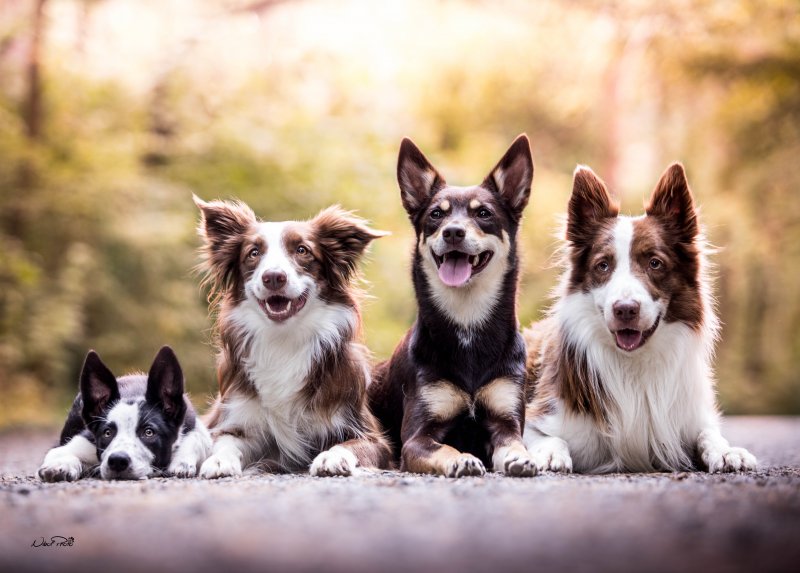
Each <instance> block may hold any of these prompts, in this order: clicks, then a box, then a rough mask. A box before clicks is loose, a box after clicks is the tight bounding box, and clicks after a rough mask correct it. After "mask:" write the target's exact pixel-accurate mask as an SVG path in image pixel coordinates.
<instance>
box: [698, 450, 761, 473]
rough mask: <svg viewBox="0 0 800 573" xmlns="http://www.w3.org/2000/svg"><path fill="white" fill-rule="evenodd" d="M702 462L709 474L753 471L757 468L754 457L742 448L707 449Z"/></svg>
mask: <svg viewBox="0 0 800 573" xmlns="http://www.w3.org/2000/svg"><path fill="white" fill-rule="evenodd" d="M703 461H704V462H705V463H706V465H707V466H708V473H711V474H714V473H720V472H747V471H754V470H755V469H756V467H757V466H758V461H757V460H756V458H755V456H754V455H753V454H751V453H750V452H748V451H747V450H746V449H744V448H730V447H729V448H727V449H708V450H706V451H705V452H704V453H703Z"/></svg>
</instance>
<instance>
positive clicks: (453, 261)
mask: <svg viewBox="0 0 800 573" xmlns="http://www.w3.org/2000/svg"><path fill="white" fill-rule="evenodd" d="M431 253H432V254H433V260H434V261H436V267H437V268H438V269H439V278H440V279H441V280H442V282H443V283H444V284H446V285H447V286H451V287H460V286H463V285H464V284H466V283H467V281H469V279H471V278H472V277H473V276H475V275H477V274H478V273H479V272H481V271H482V270H483V269H485V268H486V265H488V264H489V261H491V260H492V255H494V252H493V251H483V252H482V253H479V254H477V255H470V254H468V253H462V252H461V251H449V252H447V253H444V254H442V255H437V254H436V253H434V252H433V251H431Z"/></svg>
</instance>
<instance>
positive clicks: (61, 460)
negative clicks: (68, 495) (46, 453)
mask: <svg viewBox="0 0 800 573" xmlns="http://www.w3.org/2000/svg"><path fill="white" fill-rule="evenodd" d="M82 471H83V465H82V464H81V460H80V459H78V458H77V456H72V455H68V454H66V455H61V456H57V457H52V458H51V459H45V461H44V463H42V466H41V467H40V468H39V479H41V480H42V481H48V482H55V481H75V480H76V479H78V478H80V477H81V473H82Z"/></svg>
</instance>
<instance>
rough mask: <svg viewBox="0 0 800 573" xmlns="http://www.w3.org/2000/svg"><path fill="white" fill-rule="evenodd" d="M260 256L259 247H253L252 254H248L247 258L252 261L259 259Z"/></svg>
mask: <svg viewBox="0 0 800 573" xmlns="http://www.w3.org/2000/svg"><path fill="white" fill-rule="evenodd" d="M260 254H261V251H259V250H258V247H253V248H252V249H250V252H249V253H247V256H248V257H249V258H251V259H257V258H258V257H259V255H260Z"/></svg>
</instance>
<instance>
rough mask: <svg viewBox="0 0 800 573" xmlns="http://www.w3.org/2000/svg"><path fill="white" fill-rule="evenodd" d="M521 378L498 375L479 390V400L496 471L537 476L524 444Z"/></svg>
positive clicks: (518, 475) (477, 400)
mask: <svg viewBox="0 0 800 573" xmlns="http://www.w3.org/2000/svg"><path fill="white" fill-rule="evenodd" d="M523 393H524V388H523V385H522V381H520V380H515V379H512V378H497V379H495V380H492V381H491V382H490V383H489V384H487V385H486V386H484V387H482V388H481V389H480V390H478V392H477V394H476V396H475V398H476V402H477V403H478V404H479V405H480V406H482V407H483V409H484V410H485V412H486V414H485V415H486V422H485V423H486V428H487V429H488V430H489V435H490V441H491V446H492V452H493V453H492V466H493V468H494V471H496V472H499V473H504V474H506V475H509V476H515V477H532V476H535V475H536V465H535V464H534V463H533V458H532V457H531V454H530V452H528V450H527V448H526V447H525V444H523V443H522V423H523V422H522V421H523V419H524V415H525V410H524V407H525V405H524V395H523Z"/></svg>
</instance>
